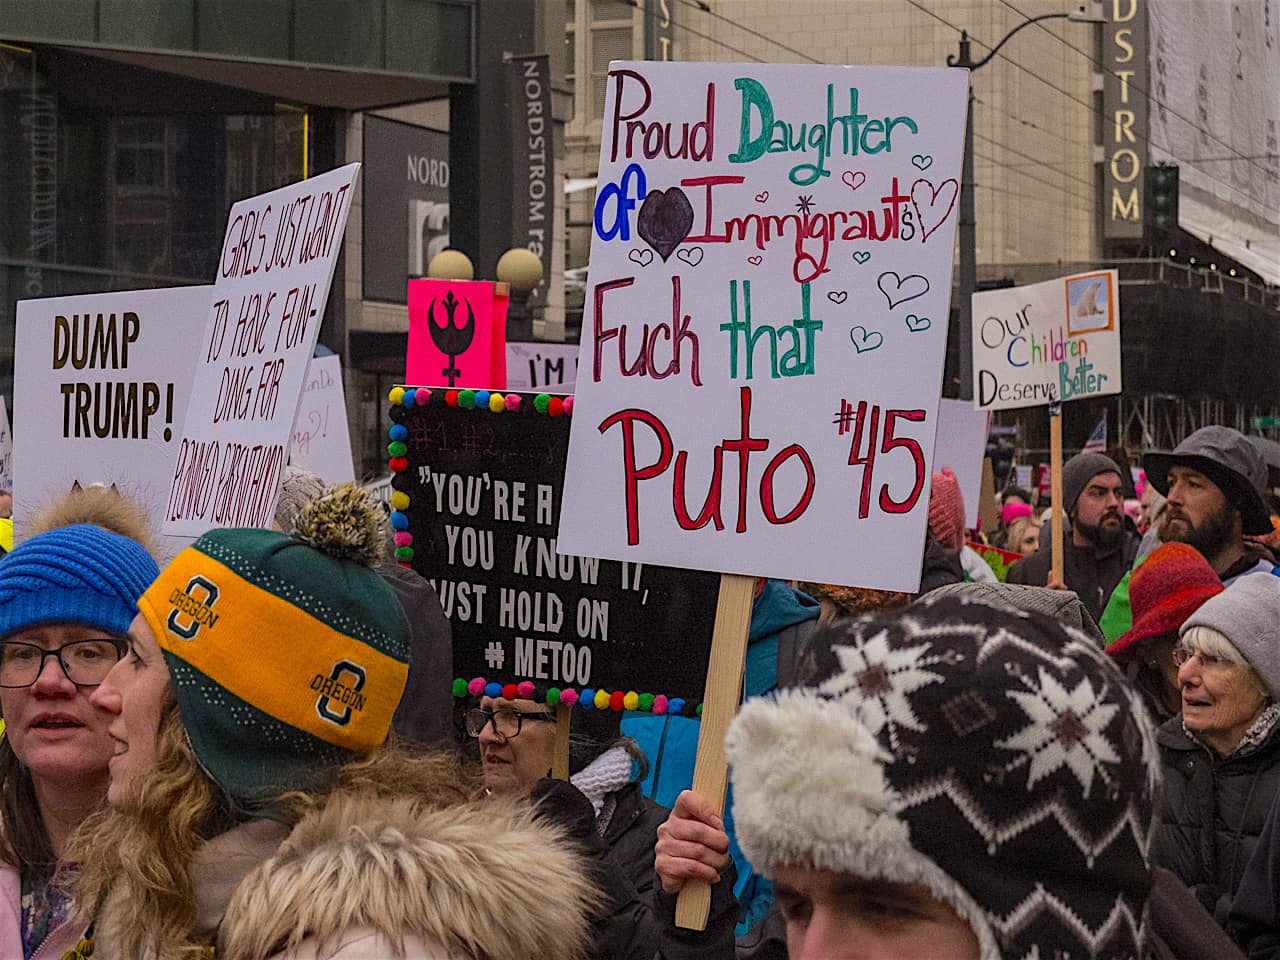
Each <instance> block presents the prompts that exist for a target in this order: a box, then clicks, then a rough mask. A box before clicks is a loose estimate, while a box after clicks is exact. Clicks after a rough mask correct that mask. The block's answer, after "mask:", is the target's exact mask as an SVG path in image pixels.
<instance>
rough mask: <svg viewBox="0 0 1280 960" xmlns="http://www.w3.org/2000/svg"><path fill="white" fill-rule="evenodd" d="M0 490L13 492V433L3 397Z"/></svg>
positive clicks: (0, 434) (0, 423) (0, 406)
mask: <svg viewBox="0 0 1280 960" xmlns="http://www.w3.org/2000/svg"><path fill="white" fill-rule="evenodd" d="M0 490H8V491H9V492H10V493H12V492H13V433H12V432H11V431H10V429H9V408H8V406H7V405H6V404H5V399H4V397H0Z"/></svg>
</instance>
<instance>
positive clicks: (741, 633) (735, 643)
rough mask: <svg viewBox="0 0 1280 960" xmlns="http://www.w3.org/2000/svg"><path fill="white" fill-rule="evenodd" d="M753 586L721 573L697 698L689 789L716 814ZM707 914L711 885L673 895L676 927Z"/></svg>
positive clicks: (697, 924) (693, 926)
mask: <svg viewBox="0 0 1280 960" xmlns="http://www.w3.org/2000/svg"><path fill="white" fill-rule="evenodd" d="M755 586H756V581H755V577H744V576H740V575H738V574H736V573H724V574H721V575H720V602H719V604H718V605H717V606H716V626H715V631H714V633H713V634H712V636H711V659H710V662H709V664H708V666H707V692H706V695H705V696H704V697H703V699H702V726H701V728H700V729H699V731H698V760H697V764H696V765H695V766H694V768H693V792H694V793H696V794H697V795H698V796H699V797H701V798H702V799H703V800H704V801H706V802H707V803H709V804H711V805H712V807H713V808H714V809H715V812H716V813H717V814H722V813H724V793H725V789H726V788H727V787H728V785H729V764H728V761H726V760H725V758H724V736H725V734H726V733H728V732H729V721H730V720H732V719H733V715H734V712H735V711H736V710H737V709H738V697H739V696H740V695H741V693H742V670H743V666H744V663H745V661H746V656H747V632H748V628H749V627H750V625H751V601H752V599H753V598H754V596H755ZM710 912H711V884H709V883H707V882H706V881H705V880H690V881H688V882H686V883H685V885H684V887H682V888H681V890H680V893H679V894H678V895H677V897H676V926H677V927H682V928H684V929H685V930H705V929H706V926H707V915H708V914H709V913H710Z"/></svg>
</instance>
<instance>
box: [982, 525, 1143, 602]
mask: <svg viewBox="0 0 1280 960" xmlns="http://www.w3.org/2000/svg"><path fill="white" fill-rule="evenodd" d="M1140 542H1141V540H1140V538H1139V537H1138V535H1137V534H1136V533H1133V532H1131V531H1130V530H1129V529H1128V528H1127V527H1126V528H1125V530H1124V534H1123V535H1122V536H1121V538H1120V540H1119V542H1118V543H1117V544H1116V545H1115V547H1114V548H1113V549H1111V550H1108V551H1107V552H1106V553H1098V552H1096V551H1095V549H1094V548H1093V547H1077V546H1076V545H1075V544H1074V543H1072V542H1071V531H1070V530H1068V531H1067V532H1066V534H1065V535H1064V542H1063V544H1062V546H1063V571H1062V579H1063V580H1064V581H1065V583H1066V585H1067V589H1068V590H1071V591H1074V592H1075V595H1076V596H1077V597H1079V598H1080V602H1081V603H1083V604H1084V607H1085V609H1086V610H1088V611H1089V613H1090V614H1092V616H1093V619H1094V621H1095V622H1096V621H1100V620H1101V619H1102V611H1103V610H1105V609H1106V608H1107V601H1108V600H1110V599H1111V594H1112V593H1113V592H1114V591H1115V589H1116V585H1117V584H1118V583H1119V582H1120V581H1121V580H1122V579H1123V578H1124V575H1125V574H1126V573H1128V572H1129V571H1130V570H1131V569H1133V561H1134V560H1135V559H1137V556H1138V544H1139V543H1140ZM1052 567H1053V550H1052V548H1051V547H1050V545H1049V543H1048V542H1047V541H1046V540H1045V539H1044V538H1043V537H1042V538H1041V543H1040V549H1039V550H1038V551H1037V552H1035V553H1033V554H1032V555H1031V556H1029V557H1024V558H1023V559H1021V560H1019V561H1018V562H1017V563H1015V564H1014V565H1013V566H1012V567H1010V568H1009V572H1008V574H1006V576H1005V582H1006V583H1023V584H1026V585H1027V586H1031V587H1043V586H1046V585H1048V583H1049V571H1050V569H1051V568H1052Z"/></svg>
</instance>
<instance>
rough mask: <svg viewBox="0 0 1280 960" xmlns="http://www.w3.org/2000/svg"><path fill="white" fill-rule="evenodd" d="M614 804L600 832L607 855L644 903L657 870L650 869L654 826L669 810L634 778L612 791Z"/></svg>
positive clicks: (655, 880)
mask: <svg viewBox="0 0 1280 960" xmlns="http://www.w3.org/2000/svg"><path fill="white" fill-rule="evenodd" d="M614 796H615V798H616V799H617V807H615V808H614V811H613V817H612V818H610V820H609V827H608V829H607V830H605V832H604V845H605V847H606V848H607V850H608V854H607V858H608V859H609V860H610V861H611V862H612V863H613V864H614V865H616V866H617V867H618V869H619V870H621V871H622V872H623V873H624V874H625V875H626V876H627V878H628V879H629V880H630V881H631V883H632V884H633V885H634V886H635V888H636V893H638V894H640V897H641V899H643V900H644V901H645V902H646V903H648V902H649V898H650V896H651V895H652V893H653V887H654V884H655V883H656V882H657V874H656V873H654V869H653V858H654V853H653V848H654V847H655V846H656V845H657V843H658V827H660V826H662V825H663V824H664V823H666V822H667V817H668V816H669V815H670V814H671V811H670V810H668V809H667V808H666V807H663V806H659V805H658V804H656V803H654V802H653V801H652V800H650V799H649V798H648V797H646V796H645V795H644V793H642V792H641V790H640V784H639V783H638V782H636V781H634V780H633V781H632V782H631V783H628V784H627V785H626V786H625V787H623V788H622V789H621V790H619V791H618V792H617V793H616V794H614Z"/></svg>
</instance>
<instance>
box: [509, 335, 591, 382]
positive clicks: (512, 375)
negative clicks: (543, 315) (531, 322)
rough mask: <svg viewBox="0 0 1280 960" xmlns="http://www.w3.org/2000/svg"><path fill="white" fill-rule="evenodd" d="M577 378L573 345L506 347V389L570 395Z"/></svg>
mask: <svg viewBox="0 0 1280 960" xmlns="http://www.w3.org/2000/svg"><path fill="white" fill-rule="evenodd" d="M577 377H578V345H577V344H576V343H524V342H513V343H508V344H507V389H508V390H532V391H534V392H535V393H536V392H538V391H541V390H554V391H555V392H556V393H573V385H574V382H575V381H576V380H577Z"/></svg>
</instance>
